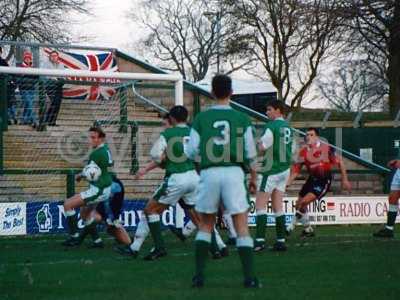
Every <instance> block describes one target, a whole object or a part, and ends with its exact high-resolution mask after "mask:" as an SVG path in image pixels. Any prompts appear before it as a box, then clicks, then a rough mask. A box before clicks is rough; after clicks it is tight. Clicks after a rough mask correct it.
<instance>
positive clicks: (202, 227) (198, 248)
mask: <svg viewBox="0 0 400 300" xmlns="http://www.w3.org/2000/svg"><path fill="white" fill-rule="evenodd" d="M216 209H218V208H216ZM215 216H216V214H215V213H211V214H206V213H200V224H199V231H198V232H197V235H196V240H195V275H194V276H193V279H192V285H193V286H194V287H202V286H203V285H204V270H205V266H206V261H207V256H208V251H209V249H210V246H211V233H212V231H213V228H214V225H215Z"/></svg>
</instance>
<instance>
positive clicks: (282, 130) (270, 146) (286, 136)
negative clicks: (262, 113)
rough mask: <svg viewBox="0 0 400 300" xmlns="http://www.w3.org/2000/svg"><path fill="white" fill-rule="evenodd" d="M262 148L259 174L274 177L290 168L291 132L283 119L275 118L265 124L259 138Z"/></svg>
mask: <svg viewBox="0 0 400 300" xmlns="http://www.w3.org/2000/svg"><path fill="white" fill-rule="evenodd" d="M260 143H261V145H262V147H263V148H264V149H265V150H266V152H265V154H264V156H263V161H262V168H261V173H262V174H263V175H274V174H278V173H282V172H284V171H286V170H287V169H289V168H290V165H291V163H292V154H293V148H292V147H293V130H292V129H291V128H290V125H289V123H288V122H287V121H286V120H285V119H283V118H277V119H275V120H274V121H272V122H269V123H267V125H266V126H265V129H264V133H263V135H262V137H261V138H260Z"/></svg>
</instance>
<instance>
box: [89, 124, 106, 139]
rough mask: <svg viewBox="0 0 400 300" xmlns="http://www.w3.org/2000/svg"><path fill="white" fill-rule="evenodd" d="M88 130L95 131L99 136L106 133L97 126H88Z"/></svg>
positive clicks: (101, 136)
mask: <svg viewBox="0 0 400 300" xmlns="http://www.w3.org/2000/svg"><path fill="white" fill-rule="evenodd" d="M89 132H97V134H98V136H99V138H105V137H106V133H105V132H104V131H103V129H102V128H101V127H99V126H92V127H90V128H89Z"/></svg>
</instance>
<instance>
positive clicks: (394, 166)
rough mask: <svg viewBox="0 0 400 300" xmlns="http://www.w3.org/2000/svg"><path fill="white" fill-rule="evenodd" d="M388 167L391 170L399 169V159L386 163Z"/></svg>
mask: <svg viewBox="0 0 400 300" xmlns="http://www.w3.org/2000/svg"><path fill="white" fill-rule="evenodd" d="M388 167H389V168H392V169H400V159H392V160H391V161H389V162H388Z"/></svg>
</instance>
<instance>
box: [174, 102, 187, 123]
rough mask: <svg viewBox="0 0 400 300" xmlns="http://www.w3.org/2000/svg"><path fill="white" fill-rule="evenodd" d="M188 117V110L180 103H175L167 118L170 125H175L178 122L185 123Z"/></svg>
mask: <svg viewBox="0 0 400 300" xmlns="http://www.w3.org/2000/svg"><path fill="white" fill-rule="evenodd" d="M187 118H188V111H187V109H186V108H185V107H184V106H182V105H175V106H174V107H173V108H171V110H170V111H169V119H170V121H171V124H172V125H176V124H179V123H186V121H187Z"/></svg>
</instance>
